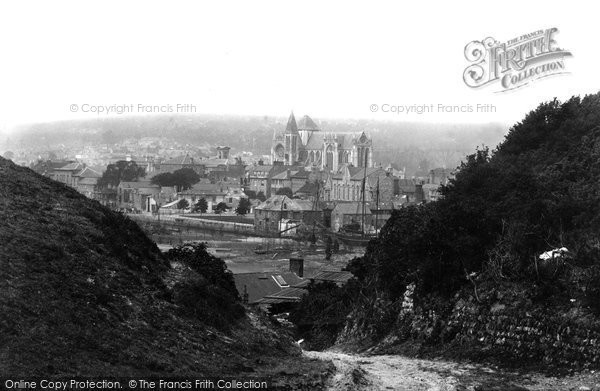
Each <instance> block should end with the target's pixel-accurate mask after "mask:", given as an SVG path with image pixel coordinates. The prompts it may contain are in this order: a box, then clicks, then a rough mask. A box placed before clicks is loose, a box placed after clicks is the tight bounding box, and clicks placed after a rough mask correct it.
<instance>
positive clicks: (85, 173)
mask: <svg viewBox="0 0 600 391" xmlns="http://www.w3.org/2000/svg"><path fill="white" fill-rule="evenodd" d="M77 176H78V177H81V178H101V177H102V174H100V173H99V172H98V171H96V170H94V169H92V168H90V167H86V168H84V169H83V170H81V171H80V172H79V173H78V174H77ZM80 182H81V181H80Z"/></svg>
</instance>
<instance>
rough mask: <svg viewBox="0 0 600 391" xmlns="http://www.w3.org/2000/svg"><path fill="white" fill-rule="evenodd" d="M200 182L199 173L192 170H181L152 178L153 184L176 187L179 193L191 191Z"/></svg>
mask: <svg viewBox="0 0 600 391" xmlns="http://www.w3.org/2000/svg"><path fill="white" fill-rule="evenodd" d="M199 181H200V176H199V175H198V173H197V172H196V171H194V170H192V169H191V168H180V169H179V170H175V171H173V172H163V173H160V174H158V175H155V176H154V177H152V183H153V184H155V185H159V186H162V187H174V188H175V189H176V190H177V192H180V191H184V190H188V189H190V188H191V187H192V186H193V185H195V184H196V183H198V182H199Z"/></svg>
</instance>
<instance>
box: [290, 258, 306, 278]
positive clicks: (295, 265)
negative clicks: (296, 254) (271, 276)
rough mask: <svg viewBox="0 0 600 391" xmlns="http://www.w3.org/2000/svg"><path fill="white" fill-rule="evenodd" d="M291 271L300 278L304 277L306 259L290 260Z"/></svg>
mask: <svg viewBox="0 0 600 391" xmlns="http://www.w3.org/2000/svg"><path fill="white" fill-rule="evenodd" d="M290 271H291V272H292V273H295V274H296V275H297V276H298V277H303V276H304V259H303V258H290Z"/></svg>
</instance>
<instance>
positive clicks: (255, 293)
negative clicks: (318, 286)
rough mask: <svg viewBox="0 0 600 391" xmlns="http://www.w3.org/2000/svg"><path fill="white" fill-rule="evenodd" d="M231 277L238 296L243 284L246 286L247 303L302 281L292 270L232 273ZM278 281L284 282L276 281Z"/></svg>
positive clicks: (241, 293) (241, 292)
mask: <svg viewBox="0 0 600 391" xmlns="http://www.w3.org/2000/svg"><path fill="white" fill-rule="evenodd" d="M278 276H279V277H278ZM233 278H234V280H235V287H236V288H237V290H238V292H239V294H240V296H242V297H243V295H244V286H245V287H246V292H247V293H248V303H256V302H257V301H258V300H260V299H262V298H263V297H265V296H268V295H272V294H275V293H277V292H280V291H281V290H282V289H284V288H288V287H291V286H293V285H296V284H298V283H300V282H302V281H303V279H302V278H300V277H298V276H297V275H296V274H294V273H292V272H284V273H280V272H258V273H239V274H234V275H233ZM278 281H280V282H283V283H284V284H281V283H278Z"/></svg>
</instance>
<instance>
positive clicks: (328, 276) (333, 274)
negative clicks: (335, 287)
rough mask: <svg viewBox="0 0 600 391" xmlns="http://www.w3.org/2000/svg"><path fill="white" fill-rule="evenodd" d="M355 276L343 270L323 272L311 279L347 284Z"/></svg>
mask: <svg viewBox="0 0 600 391" xmlns="http://www.w3.org/2000/svg"><path fill="white" fill-rule="evenodd" d="M352 277H354V275H353V274H352V273H350V272H348V271H343V270H322V271H320V272H318V273H317V274H315V275H314V276H312V277H311V278H310V279H311V280H315V281H331V282H335V283H346V282H348V280H349V279H351V278H352Z"/></svg>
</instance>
